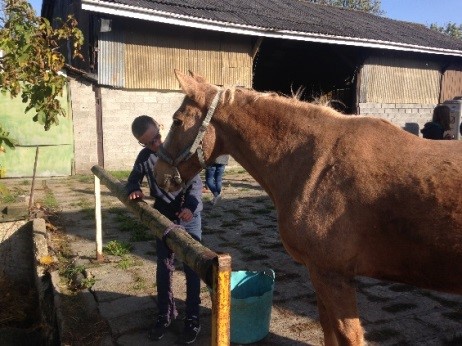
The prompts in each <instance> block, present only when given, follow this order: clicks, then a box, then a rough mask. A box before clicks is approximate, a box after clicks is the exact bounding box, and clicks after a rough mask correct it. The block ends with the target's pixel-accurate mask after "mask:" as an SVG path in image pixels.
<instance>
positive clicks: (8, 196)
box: [0, 183, 25, 204]
mask: <svg viewBox="0 0 462 346" xmlns="http://www.w3.org/2000/svg"><path fill="white" fill-rule="evenodd" d="M23 194H25V191H24V190H23V189H20V188H17V187H15V188H13V189H9V188H8V187H7V186H6V185H5V184H3V183H0V198H1V201H2V203H5V204H9V203H15V202H17V198H18V197H19V196H20V195H23Z"/></svg>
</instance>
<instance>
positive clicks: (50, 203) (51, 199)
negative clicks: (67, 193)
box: [39, 180, 58, 209]
mask: <svg viewBox="0 0 462 346" xmlns="http://www.w3.org/2000/svg"><path fill="white" fill-rule="evenodd" d="M42 187H43V190H44V191H45V196H43V199H42V200H41V201H39V202H40V203H41V204H42V205H43V206H44V207H45V208H47V209H57V208H58V201H57V200H56V197H55V194H54V193H53V191H52V190H51V189H50V188H49V187H48V185H47V182H46V180H44V181H43V182H42Z"/></svg>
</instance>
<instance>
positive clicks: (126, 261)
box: [117, 256, 141, 270]
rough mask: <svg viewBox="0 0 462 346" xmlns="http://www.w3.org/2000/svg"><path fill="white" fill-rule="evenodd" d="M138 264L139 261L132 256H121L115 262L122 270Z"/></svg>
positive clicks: (139, 263)
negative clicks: (117, 261)
mask: <svg viewBox="0 0 462 346" xmlns="http://www.w3.org/2000/svg"><path fill="white" fill-rule="evenodd" d="M138 265H141V262H139V261H136V260H135V259H134V258H133V257H132V256H122V259H121V260H120V261H119V263H117V267H118V268H120V269H124V270H127V269H128V268H130V267H134V266H138Z"/></svg>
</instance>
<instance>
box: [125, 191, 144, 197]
mask: <svg viewBox="0 0 462 346" xmlns="http://www.w3.org/2000/svg"><path fill="white" fill-rule="evenodd" d="M128 198H129V199H137V198H144V194H143V192H142V191H141V190H137V191H133V192H132V193H131V194H130V195H128Z"/></svg>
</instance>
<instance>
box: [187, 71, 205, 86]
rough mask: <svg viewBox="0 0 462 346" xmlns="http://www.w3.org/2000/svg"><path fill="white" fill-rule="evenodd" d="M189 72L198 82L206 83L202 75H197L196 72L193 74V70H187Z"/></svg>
mask: <svg viewBox="0 0 462 346" xmlns="http://www.w3.org/2000/svg"><path fill="white" fill-rule="evenodd" d="M189 74H190V75H191V77H193V78H194V79H195V80H197V81H198V82H199V83H207V80H206V79H205V78H204V77H202V76H199V75H198V74H195V73H194V72H193V71H191V70H189Z"/></svg>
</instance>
